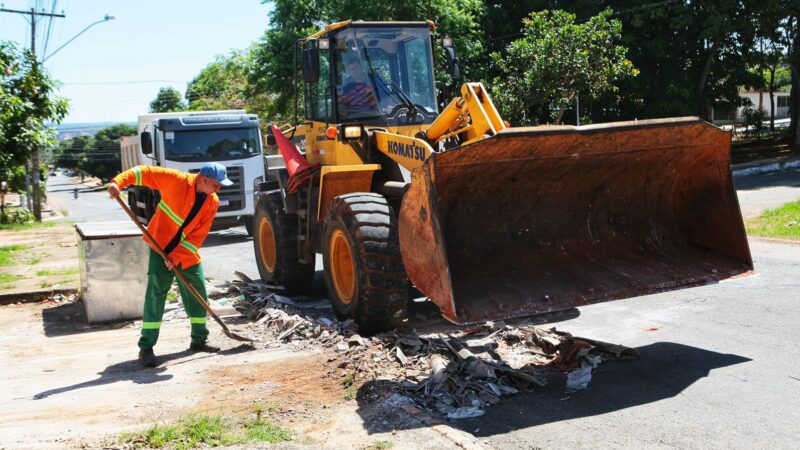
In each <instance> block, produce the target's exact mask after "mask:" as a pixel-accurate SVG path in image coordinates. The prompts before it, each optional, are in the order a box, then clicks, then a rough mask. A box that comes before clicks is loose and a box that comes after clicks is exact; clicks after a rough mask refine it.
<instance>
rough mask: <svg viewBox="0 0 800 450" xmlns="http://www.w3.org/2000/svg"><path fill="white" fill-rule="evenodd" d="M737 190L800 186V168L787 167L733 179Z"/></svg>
mask: <svg viewBox="0 0 800 450" xmlns="http://www.w3.org/2000/svg"><path fill="white" fill-rule="evenodd" d="M733 181H734V184H735V185H736V190H737V191H754V190H758V189H767V188H772V187H780V186H786V187H800V168H794V169H785V170H781V171H776V172H770V173H762V174H756V175H750V176H743V177H737V178H734V179H733Z"/></svg>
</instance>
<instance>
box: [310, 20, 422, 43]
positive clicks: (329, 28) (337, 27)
mask: <svg viewBox="0 0 800 450" xmlns="http://www.w3.org/2000/svg"><path fill="white" fill-rule="evenodd" d="M349 26H352V27H375V26H380V27H384V26H401V27H402V26H414V27H419V26H427V27H428V29H429V30H431V31H433V30H435V29H436V24H434V23H433V21H431V20H426V21H424V22H423V21H413V22H412V21H396V22H395V21H385V22H364V21H353V20H345V21H344V22H336V23H332V24H330V25H328V26H326V27H325V28H323V29H321V30H319V31H317V32H316V33H314V34H312V35H311V36H309V37H307V38H305V39H301V40H300V44H304V43H306V42H307V41H309V40H312V39H318V38H320V37H323V36H325V35H326V34H328V33H331V32H332V31H336V30H340V29H342V28H347V27H349Z"/></svg>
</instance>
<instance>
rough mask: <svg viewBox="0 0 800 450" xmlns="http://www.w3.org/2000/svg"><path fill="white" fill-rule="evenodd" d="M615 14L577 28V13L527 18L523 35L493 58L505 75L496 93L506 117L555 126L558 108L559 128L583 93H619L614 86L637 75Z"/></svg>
mask: <svg viewBox="0 0 800 450" xmlns="http://www.w3.org/2000/svg"><path fill="white" fill-rule="evenodd" d="M611 15H612V11H611V10H606V11H604V12H602V13H601V14H599V15H597V16H595V17H592V18H591V19H589V20H588V21H587V22H584V23H576V22H575V15H574V14H570V13H567V12H565V11H552V12H550V11H543V12H539V13H532V14H531V15H530V16H529V18H528V19H525V21H524V28H523V33H524V36H523V37H522V38H521V39H518V40H516V41H514V42H512V43H511V44H510V45H509V46H508V48H507V49H506V54H505V55H501V54H500V53H498V52H495V53H494V54H493V55H492V57H493V59H494V62H495V64H497V66H498V67H499V69H500V73H501V76H500V77H498V78H497V79H496V80H495V88H494V92H495V95H496V97H497V99H498V100H499V104H500V108H501V109H502V110H503V111H504V112H505V114H506V116H507V117H508V118H509V119H511V120H512V121H514V122H516V123H520V124H533V123H536V122H550V121H551V119H552V114H551V107H555V108H556V109H557V112H556V114H555V123H556V124H560V123H561V120H562V118H563V116H564V111H566V109H567V108H568V107H569V106H571V105H573V104H574V103H575V98H576V97H577V96H578V95H579V94H582V93H583V94H588V95H590V96H594V97H596V96H599V95H601V94H604V93H607V92H616V91H617V90H618V87H617V85H616V84H615V83H617V82H618V81H619V80H620V79H623V78H626V77H632V76H635V75H636V74H637V73H638V71H637V70H636V69H635V68H634V67H633V64H632V63H631V62H630V61H629V60H628V59H626V57H625V55H626V52H627V50H626V49H625V47H623V46H621V45H618V44H617V43H618V42H619V41H620V35H621V24H620V22H619V21H616V20H611V19H610V17H611Z"/></svg>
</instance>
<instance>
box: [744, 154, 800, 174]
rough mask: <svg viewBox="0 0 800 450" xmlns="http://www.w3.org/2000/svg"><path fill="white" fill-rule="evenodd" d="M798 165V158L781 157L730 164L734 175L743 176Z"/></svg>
mask: <svg viewBox="0 0 800 450" xmlns="http://www.w3.org/2000/svg"><path fill="white" fill-rule="evenodd" d="M798 167H800V158H798V157H792V156H790V157H783V158H773V159H764V160H760V161H753V162H749V163H742V164H735V165H733V166H731V169H733V170H732V174H733V176H734V177H745V176H748V175H755V174H759V173H768V172H777V171H779V170H785V169H794V168H798Z"/></svg>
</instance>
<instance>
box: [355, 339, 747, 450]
mask: <svg viewBox="0 0 800 450" xmlns="http://www.w3.org/2000/svg"><path fill="white" fill-rule="evenodd" d="M637 351H638V352H639V354H640V355H641V359H638V360H635V361H612V362H607V363H604V364H602V365H601V366H599V368H598V372H596V373H595V375H594V377H593V379H592V382H591V384H590V385H589V389H588V390H586V391H579V392H575V393H571V394H565V380H566V375H565V374H564V373H551V374H549V376H548V383H547V386H545V387H543V388H535V389H532V390H531V391H528V392H522V393H520V394H517V395H514V396H511V397H504V398H503V399H502V400H501V401H500V403H499V404H497V405H495V406H490V407H488V408H486V410H485V411H486V414H485V415H484V416H482V417H478V418H473V419H465V420H459V421H454V422H451V424H452V425H454V426H456V427H458V428H461V429H462V430H464V431H466V432H470V433H471V434H474V435H475V436H477V437H487V436H494V435H498V434H503V433H508V432H511V431H515V430H520V429H524V428H528V427H532V426H536V425H543V424H547V423H552V422H560V421H565V420H571V419H576V418H581V417H591V416H596V415H600V414H606V413H609V412H613V411H619V410H622V409H626V408H632V407H636V406H640V405H646V404H649V403H654V402H657V401H660V400H664V399H668V398H672V397H675V396H677V395H680V394H681V392H682V391H683V390H684V389H686V388H687V387H689V386H691V385H692V384H694V383H695V382H697V381H698V380H700V379H702V378H705V377H707V376H708V375H709V373H710V372H711V371H712V370H714V369H719V368H722V367H727V366H731V365H734V364H741V363H743V362H747V361H751V359H749V358H745V357H742V356H738V355H731V354H725V353H717V352H713V351H709V350H704V349H701V348H697V347H691V346H687V345H682V344H677V343H673V342H657V343H654V344H650V345H646V346H643V347H639V348H637ZM401 390H402V388H401V386H400V385H399V383H396V382H391V381H385V380H383V381H373V382H369V383H366V384H365V385H364V386H362V387H361V389H359V392H358V396H357V400H358V403H359V408H358V412H359V414H360V415H361V416H362V419H363V420H364V421H365V423H366V422H367V421H368V420H370V419H369V417H371V411H372V410H374V408H375V406H376V405H375V402H376V400H374V399H375V398H377V397H378V396H377V395H376V392H378V391H382V392H387V391H393V392H400V391H401ZM409 423H411V424H412V425H411V426H409V425H408V424H409ZM426 426H428V425H426V424H423V423H421V422H419V421H404V422H402V425H400V426H397V425H396V424H391V423H388V422H384V423H383V426H379V427H372V428H371V429H370V432H371V433H380V432H387V431H392V430H393V429H406V428H420V427H426ZM472 430H479V431H478V432H477V433H472Z"/></svg>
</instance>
